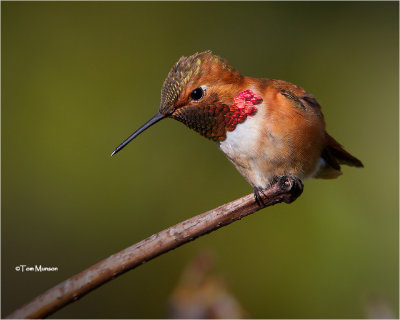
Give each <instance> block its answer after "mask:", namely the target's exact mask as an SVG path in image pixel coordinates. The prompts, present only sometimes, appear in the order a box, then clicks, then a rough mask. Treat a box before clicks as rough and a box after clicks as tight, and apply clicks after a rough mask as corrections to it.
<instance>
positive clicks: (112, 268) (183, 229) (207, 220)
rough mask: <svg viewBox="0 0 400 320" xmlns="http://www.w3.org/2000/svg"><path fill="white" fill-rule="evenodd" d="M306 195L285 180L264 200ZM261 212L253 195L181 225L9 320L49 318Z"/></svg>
mask: <svg viewBox="0 0 400 320" xmlns="http://www.w3.org/2000/svg"><path fill="white" fill-rule="evenodd" d="M302 191H303V184H302V183H301V181H300V180H298V179H296V178H294V177H283V178H281V179H280V180H279V181H278V182H276V183H275V184H273V185H272V186H271V187H270V188H268V189H266V190H264V191H263V192H262V194H261V195H260V196H261V198H262V202H263V203H264V205H265V207H268V206H272V205H274V204H276V203H280V202H286V203H291V202H293V201H294V200H296V198H297V197H298V196H300V194H301V193H302ZM260 209H261V207H260V206H259V205H258V204H257V203H256V202H255V201H254V197H253V194H249V195H247V196H244V197H241V198H239V199H237V200H234V201H232V202H229V203H226V204H224V205H222V206H220V207H218V208H216V209H213V210H210V211H207V212H204V213H202V214H199V215H197V216H195V217H193V218H190V219H188V220H186V221H183V222H180V223H178V224H176V225H174V226H172V227H170V228H167V229H165V230H163V231H161V232H159V233H157V234H154V235H152V236H151V237H149V238H147V239H145V240H143V241H140V242H138V243H136V244H134V245H132V246H130V247H128V248H126V249H124V250H122V251H120V252H118V253H116V254H113V255H112V256H110V257H108V258H106V259H104V260H102V261H100V262H98V263H97V264H95V265H93V266H91V267H90V268H88V269H86V270H84V271H82V272H80V273H78V274H76V275H74V276H72V277H71V278H69V279H67V280H65V281H64V282H61V283H60V284H58V285H56V286H55V287H53V288H51V289H49V290H47V291H46V292H44V293H43V294H41V295H40V296H38V297H36V298H34V299H33V300H32V301H30V302H28V303H27V304H25V305H23V306H22V307H21V308H19V309H18V310H16V311H14V312H13V313H12V314H10V315H8V316H7V318H10V319H24V318H44V317H48V316H49V315H51V314H52V313H54V312H56V311H57V310H59V309H61V308H62V307H63V306H65V305H67V304H69V303H71V302H73V301H75V300H77V299H80V298H81V297H83V296H84V295H85V294H87V293H88V292H90V291H92V290H93V289H95V288H97V287H99V286H101V285H102V284H104V283H106V282H107V281H110V280H112V279H114V278H115V277H117V276H119V275H121V274H123V273H124V272H126V271H128V270H130V269H133V268H135V267H137V266H138V265H140V264H142V263H144V262H146V261H149V260H151V259H153V258H155V257H157V256H159V255H161V254H163V253H165V252H168V251H170V250H172V249H175V248H177V247H179V246H181V245H183V244H185V243H187V242H189V241H192V240H194V239H196V238H197V237H200V236H202V235H204V234H206V233H209V232H212V231H214V230H217V229H219V228H221V227H223V226H226V225H228V224H230V223H232V222H234V221H236V220H239V219H241V218H243V217H245V216H248V215H250V214H252V213H254V212H256V211H258V210H260Z"/></svg>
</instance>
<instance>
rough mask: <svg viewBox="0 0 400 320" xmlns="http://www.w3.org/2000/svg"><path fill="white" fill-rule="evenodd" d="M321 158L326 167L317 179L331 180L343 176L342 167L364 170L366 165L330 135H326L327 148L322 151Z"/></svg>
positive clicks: (321, 170)
mask: <svg viewBox="0 0 400 320" xmlns="http://www.w3.org/2000/svg"><path fill="white" fill-rule="evenodd" d="M321 158H322V159H324V161H325V165H324V166H323V167H322V168H321V169H320V171H319V172H318V173H317V175H316V178H324V179H331V178H336V177H338V176H339V175H341V174H342V172H341V171H340V165H341V164H345V165H348V166H352V167H359V168H363V167H364V165H363V164H362V162H361V161H360V160H359V159H357V158H356V157H354V156H352V155H351V154H350V153H348V152H347V151H346V150H344V148H343V147H342V146H341V144H340V143H339V142H337V141H336V140H335V139H334V138H332V137H331V136H330V135H329V134H326V147H325V148H324V150H323V151H322V154H321Z"/></svg>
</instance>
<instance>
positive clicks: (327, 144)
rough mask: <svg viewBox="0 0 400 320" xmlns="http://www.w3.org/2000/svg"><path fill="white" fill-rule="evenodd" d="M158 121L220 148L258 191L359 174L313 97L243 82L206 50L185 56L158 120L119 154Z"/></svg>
mask: <svg viewBox="0 0 400 320" xmlns="http://www.w3.org/2000/svg"><path fill="white" fill-rule="evenodd" d="M162 118H174V119H176V120H179V121H180V122H183V123H184V124H185V125H187V126H188V127H189V128H191V129H193V130H196V131H197V132H199V133H200V134H201V135H203V136H205V137H206V138H208V139H211V140H213V141H215V142H217V144H218V146H219V148H220V149H221V150H222V151H223V152H224V153H225V155H226V156H227V158H228V159H229V160H230V161H231V162H232V163H233V164H234V166H235V167H236V168H237V169H238V171H239V172H240V173H241V174H242V175H243V176H244V177H245V178H246V180H247V181H248V182H249V183H250V184H251V185H252V186H253V187H255V188H257V189H263V188H267V187H269V186H270V184H271V183H272V182H274V181H275V180H276V179H278V178H280V177H282V176H294V177H296V178H298V179H306V178H311V177H316V178H336V177H337V176H339V175H340V174H341V171H340V164H346V165H350V166H355V167H362V163H361V161H360V160H358V159H357V158H355V157H354V156H352V155H351V154H350V153H348V152H347V151H345V150H344V149H343V147H342V146H341V145H340V144H339V143H338V142H337V141H336V140H335V139H333V138H332V137H331V136H330V135H329V134H327V133H326V130H325V121H324V116H323V114H322V112H321V107H320V105H319V103H318V101H317V100H316V99H315V97H314V96H313V95H311V94H309V93H307V92H306V91H305V90H304V89H303V88H300V87H298V86H296V85H294V84H291V83H289V82H286V81H282V80H273V79H256V78H251V77H246V76H243V75H241V74H240V73H239V72H238V71H236V70H235V69H234V68H233V67H231V66H230V65H229V64H228V63H227V61H226V60H224V59H222V58H220V57H218V56H215V55H213V54H212V53H211V52H210V51H206V52H202V53H196V54H194V55H192V56H190V57H188V58H185V57H182V58H181V59H180V60H179V61H178V62H177V63H176V64H175V65H174V67H173V68H172V69H171V71H170V72H169V74H168V77H167V78H166V80H165V82H164V85H163V88H162V91H161V105H160V109H159V113H158V114H157V115H156V116H155V117H154V118H152V119H151V120H150V121H149V122H148V123H147V124H145V125H144V126H143V127H142V128H140V129H139V130H138V131H136V132H135V133H134V134H132V135H131V136H130V137H129V138H128V139H127V140H126V141H125V142H124V143H123V144H121V145H120V146H119V147H118V148H117V149H116V150H115V151H114V153H115V152H118V151H119V150H120V149H121V148H123V147H124V146H125V145H126V144H127V143H128V142H129V141H131V140H132V139H133V138H135V137H136V136H137V135H138V134H139V133H141V132H142V131H143V130H144V129H146V128H148V127H149V126H150V125H152V124H153V123H155V122H157V121H159V120H161V119H162Z"/></svg>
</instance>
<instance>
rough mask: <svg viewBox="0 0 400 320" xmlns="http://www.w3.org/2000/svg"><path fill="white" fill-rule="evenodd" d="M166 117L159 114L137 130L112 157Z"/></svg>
mask: <svg viewBox="0 0 400 320" xmlns="http://www.w3.org/2000/svg"><path fill="white" fill-rule="evenodd" d="M164 118H165V116H164V115H162V114H161V113H157V114H156V115H155V116H154V117H153V118H151V119H150V120H149V121H147V122H146V123H145V124H144V125H142V126H141V127H140V128H139V129H137V130H136V131H135V132H134V133H132V134H131V135H130V136H129V137H128V138H126V140H125V141H124V142H122V143H121V144H120V145H119V146H118V147H117V148H116V149H115V150H114V151H113V153H111V157H112V156H113V155H114V154H116V153H117V152H118V151H120V150H121V149H122V148H123V147H125V146H126V145H127V144H128V143H129V142H131V141H132V140H133V139H135V138H136V137H137V136H138V135H139V134H141V133H142V132H143V131H144V130H146V129H147V128H149V127H151V126H152V125H153V124H155V123H157V122H158V121H160V120H161V119H164Z"/></svg>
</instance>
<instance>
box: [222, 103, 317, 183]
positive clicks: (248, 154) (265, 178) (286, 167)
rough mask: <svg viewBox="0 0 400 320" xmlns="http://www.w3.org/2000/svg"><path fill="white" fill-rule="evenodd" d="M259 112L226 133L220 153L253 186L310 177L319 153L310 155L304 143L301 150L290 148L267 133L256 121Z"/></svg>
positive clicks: (260, 113)
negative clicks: (281, 179)
mask: <svg viewBox="0 0 400 320" xmlns="http://www.w3.org/2000/svg"><path fill="white" fill-rule="evenodd" d="M259 111H261V110H259ZM262 113H263V112H262V111H261V112H258V113H257V114H256V115H255V116H254V117H249V118H248V119H247V120H246V121H245V122H243V123H241V124H238V125H237V128H236V129H235V130H234V131H231V132H227V134H226V139H225V140H223V141H221V142H218V147H219V148H220V149H221V151H222V152H224V153H225V155H226V156H227V158H228V159H229V160H230V161H231V162H232V164H233V165H234V166H235V167H236V169H237V170H238V171H239V172H240V173H241V174H242V176H243V177H244V178H245V179H246V180H247V181H248V182H249V183H250V184H251V185H252V186H253V187H259V188H267V187H269V186H270V185H271V184H272V183H273V182H274V181H275V179H276V178H277V177H280V176H287V175H292V176H295V177H297V178H299V179H306V178H308V177H312V175H313V174H314V173H315V170H316V167H317V166H318V164H319V162H318V160H319V158H320V153H318V152H316V153H315V154H314V152H311V150H310V149H309V147H307V144H306V143H305V144H304V146H303V148H293V147H292V144H291V143H289V142H288V141H286V140H281V139H279V138H277V137H276V136H274V135H272V134H269V133H268V131H267V130H266V129H265V128H261V127H260V126H261V125H262V122H261V121H258V120H259V119H257V117H258V116H259V117H261V116H262ZM261 135H262V136H261ZM311 153H313V154H312V155H311ZM305 154H306V155H307V157H305V156H304V155H305Z"/></svg>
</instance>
